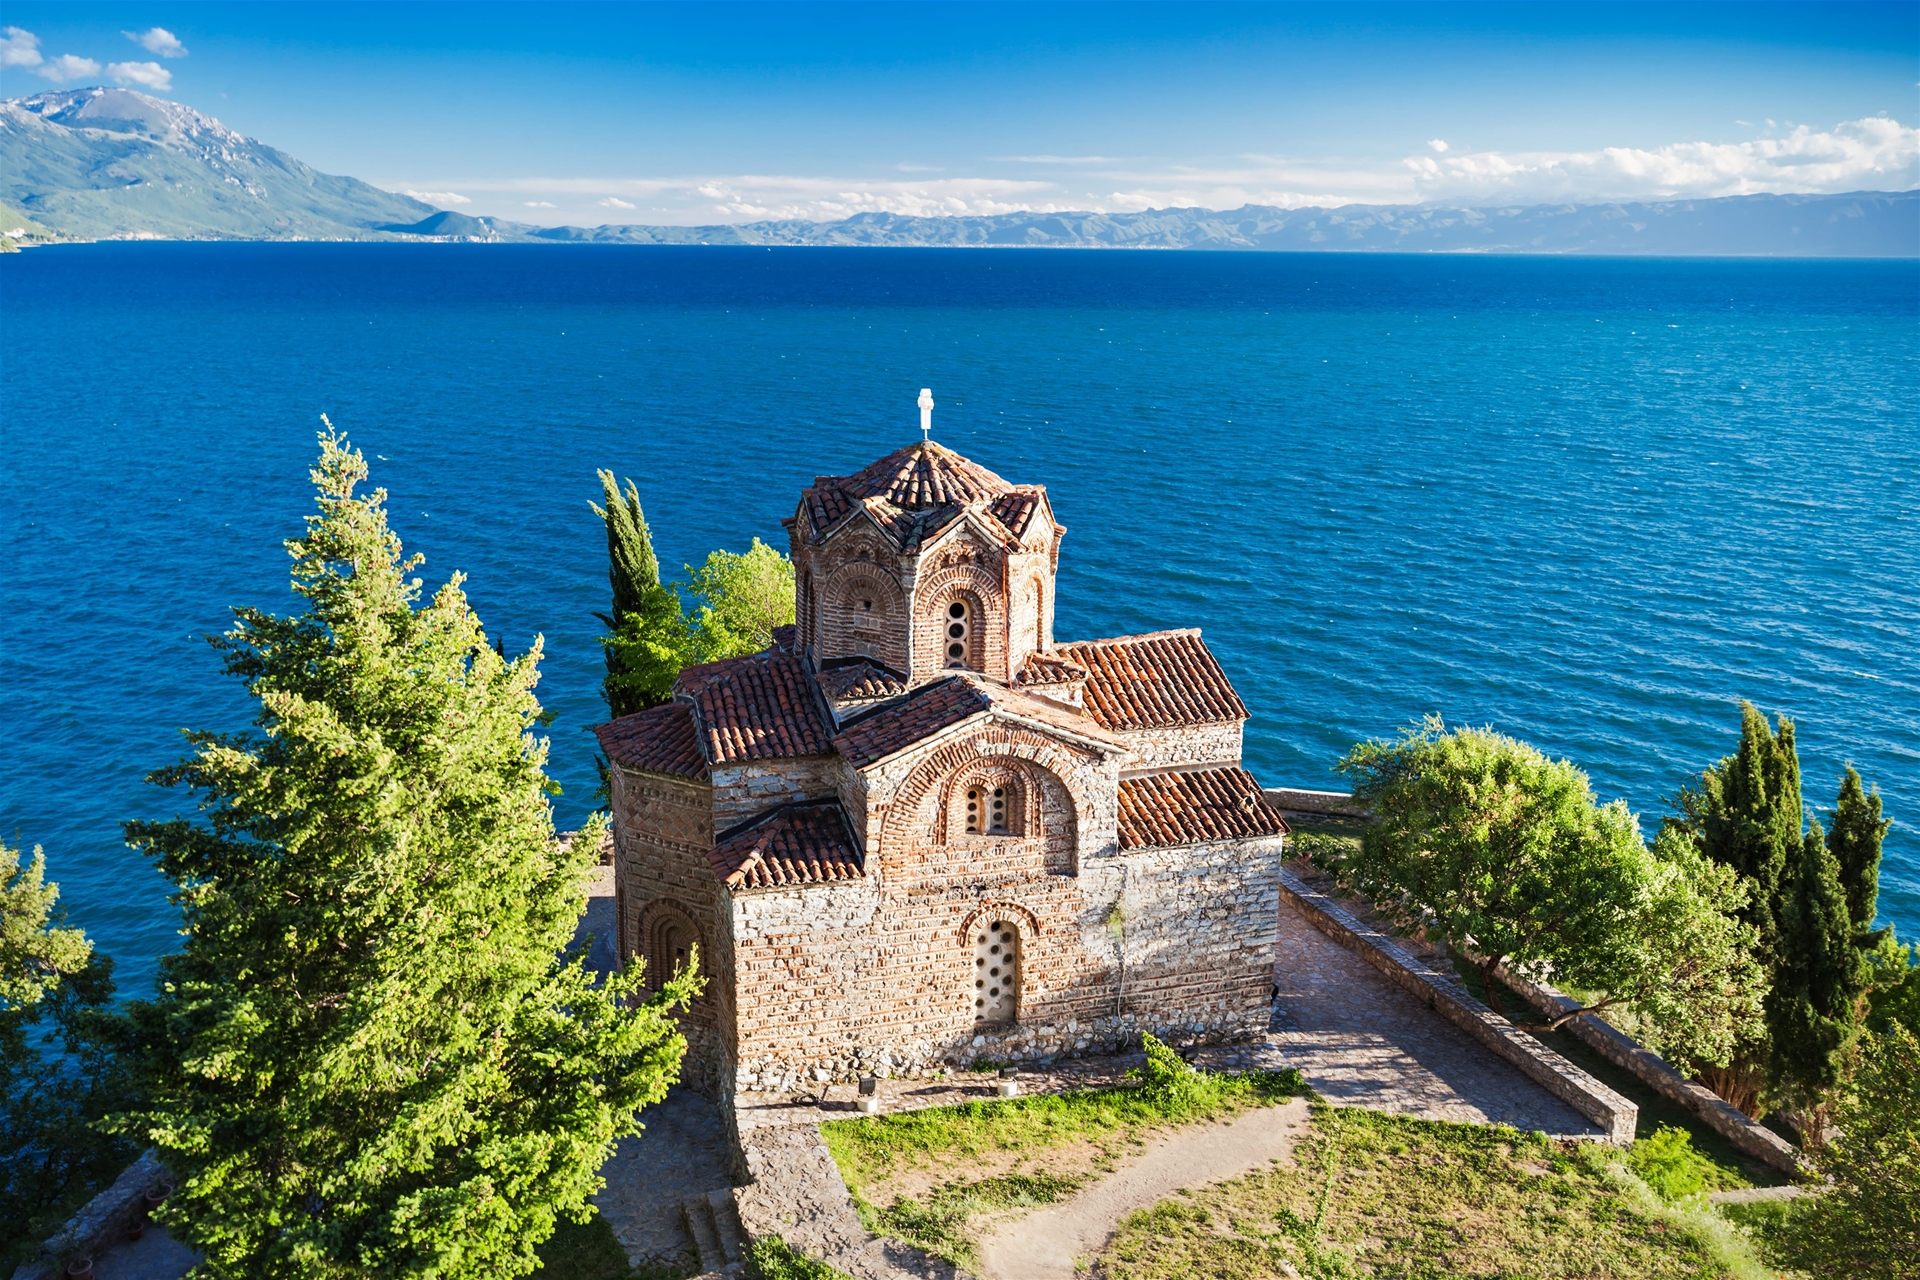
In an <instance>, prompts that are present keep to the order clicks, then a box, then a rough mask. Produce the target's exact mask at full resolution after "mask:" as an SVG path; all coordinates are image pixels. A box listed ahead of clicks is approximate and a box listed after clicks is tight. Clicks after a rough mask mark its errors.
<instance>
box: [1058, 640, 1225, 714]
mask: <svg viewBox="0 0 1920 1280" xmlns="http://www.w3.org/2000/svg"><path fill="white" fill-rule="evenodd" d="M1054 654H1055V655H1056V656H1058V657H1062V658H1065V659H1066V660H1067V661H1069V662H1072V663H1075V664H1077V665H1079V666H1082V667H1085V668H1086V669H1087V683H1086V689H1085V694H1084V696H1085V699H1086V707H1087V712H1088V714H1089V715H1091V716H1093V718H1094V719H1096V720H1098V721H1099V722H1100V723H1101V724H1103V725H1105V726H1106V727H1107V728H1109V729H1167V728H1175V727H1178V726H1181V725H1196V724H1218V723H1223V722H1228V721H1234V720H1245V719H1246V718H1247V705H1246V703H1244V702H1242V701H1240V695H1239V694H1237V693H1235V692H1234V691H1233V683H1232V682H1231V681H1230V680H1228V679H1227V673H1226V672H1224V671H1222V670H1221V669H1220V664H1219V663H1218V662H1216V661H1215V660H1214V657H1213V654H1212V653H1211V652H1210V651H1209V650H1208V649H1207V646H1206V644H1205V643H1204V642H1202V641H1201V639H1200V629H1199V628H1198V627H1189V628H1187V629H1185V630H1182V631H1155V632H1152V633H1150V634H1148V635H1143V636H1116V637H1114V638H1113V639H1111V640H1083V641H1079V642H1077V643H1075V644H1063V645H1056V646H1055V647H1054Z"/></svg>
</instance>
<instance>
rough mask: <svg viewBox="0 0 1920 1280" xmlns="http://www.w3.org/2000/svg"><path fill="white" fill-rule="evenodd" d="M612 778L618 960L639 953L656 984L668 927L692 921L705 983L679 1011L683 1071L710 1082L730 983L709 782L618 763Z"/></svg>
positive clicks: (721, 1053) (700, 1082) (721, 1058)
mask: <svg viewBox="0 0 1920 1280" xmlns="http://www.w3.org/2000/svg"><path fill="white" fill-rule="evenodd" d="M611 782H612V786H611V791H612V801H613V811H614V813H615V815H616V817H617V820H616V821H615V823H614V825H613V830H614V875H615V882H616V886H617V896H618V902H619V908H620V920H619V926H618V930H617V932H618V934H619V938H618V945H619V948H620V950H619V956H620V961H621V963H622V964H623V965H624V964H625V963H626V962H627V960H628V958H629V957H630V956H633V955H639V956H642V957H643V958H644V959H645V960H646V963H647V975H648V983H649V985H655V984H657V983H658V982H659V981H660V980H661V979H662V978H664V977H665V976H666V970H667V968H668V967H669V965H670V963H671V962H670V959H669V958H668V957H666V956H662V955H658V954H655V951H656V949H657V948H656V946H655V942H656V940H657V939H658V938H659V937H660V936H661V933H662V929H663V927H666V926H668V925H670V924H671V923H674V922H677V921H684V922H685V923H686V925H688V926H690V927H691V929H692V932H693V934H694V938H695V941H696V944H697V945H698V947H699V949H700V967H701V970H702V971H703V972H704V973H706V974H707V975H708V983H707V989H706V992H705V994H703V995H702V996H701V997H700V998H699V999H697V1000H695V1001H694V1003H693V1007H692V1008H691V1009H690V1010H688V1011H687V1013H685V1014H684V1015H682V1017H681V1029H682V1031H683V1033H684V1034H685V1035H686V1037H687V1058H686V1068H685V1070H684V1071H683V1077H684V1078H685V1079H686V1080H687V1081H688V1082H689V1083H692V1084H695V1085H696V1086H698V1087H701V1088H706V1089H713V1088H715V1087H717V1086H718V1085H719V1084H720V1083H721V1074H722V1064H723V1063H725V1062H726V1061H728V1060H729V1058H728V1055H727V1054H726V1052H725V1046H724V1040H725V1028H726V1027H727V1026H728V1024H729V1023H730V1022H731V998H730V996H729V992H730V991H731V990H732V984H731V983H730V982H729V981H728V980H727V979H728V976H729V975H728V972H727V961H728V956H727V950H728V949H727V947H726V946H725V939H726V917H725V915H724V914H723V908H722V904H721V891H720V886H719V884H718V882H717V881H716V880H715V879H714V875H713V868H712V866H711V865H710V864H709V863H708V861H707V851H708V850H709V849H711V848H712V847H713V799H712V788H710V787H708V786H707V785H706V784H704V783H699V782H692V781H688V780H684V779H679V778H670V777H666V776H664V775H660V774H651V773H640V772H638V771H635V770H632V769H627V768H624V767H621V766H615V768H614V769H613V771H612V779H611Z"/></svg>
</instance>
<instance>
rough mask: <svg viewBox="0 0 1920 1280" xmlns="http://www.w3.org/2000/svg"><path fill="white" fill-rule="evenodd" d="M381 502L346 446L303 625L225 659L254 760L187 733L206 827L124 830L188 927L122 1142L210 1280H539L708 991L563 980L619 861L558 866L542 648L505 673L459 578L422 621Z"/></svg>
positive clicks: (320, 471)
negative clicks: (244, 692) (676, 1010)
mask: <svg viewBox="0 0 1920 1280" xmlns="http://www.w3.org/2000/svg"><path fill="white" fill-rule="evenodd" d="M365 477H366V462H365V460H364V459H363V458H362V457H361V455H360V454H359V453H358V452H357V451H355V450H352V449H351V448H349V446H348V444H347V442H346V440H345V439H343V438H342V437H340V436H339V435H338V434H337V433H335V432H334V431H333V429H332V427H331V424H329V426H328V430H327V433H326V434H325V435H323V436H322V437H321V456H320V461H319V464H318V466H317V467H316V468H315V470H314V471H313V480H314V484H315V486H316V487H317V489H318V490H319V493H318V498H319V512H318V514H316V515H312V516H309V517H308V518H307V526H308V527H307V530H306V533H305V535H304V536H303V537H301V538H298V539H295V540H293V541H291V542H289V543H288V544H287V545H288V549H289V551H291V552H292V554H293V561H294V566H293V586H294V590H295V591H296V592H297V593H298V594H299V595H300V596H301V597H303V599H304V609H303V611H302V612H300V613H298V614H296V615H294V616H292V617H279V616H275V615H272V614H268V613H266V612H263V611H261V610H256V609H238V610H236V611H235V619H236V621H235V625H234V627H233V628H232V629H231V630H230V631H229V632H228V633H227V634H226V635H225V636H224V637H222V638H221V639H220V640H219V641H217V642H216V644H217V647H218V648H220V649H221V650H222V651H223V653H224V654H225V667H226V670H227V671H228V672H229V673H230V674H233V675H236V676H238V677H240V678H241V679H243V680H244V681H245V682H246V685H247V689H248V692H249V693H250V694H251V695H252V696H253V697H254V699H256V701H257V703H258V706H259V711H258V715H257V717H256V720H255V724H256V725H257V726H258V732H256V733H246V734H215V733H191V734H189V735H188V740H189V742H190V743H192V745H193V747H194V753H193V755H192V756H190V757H189V758H188V759H187V760H185V761H184V762H182V763H181V764H178V765H175V766H173V767H172V768H169V769H163V770H161V771H159V772H158V773H156V774H155V775H154V776H153V780H154V781H156V782H159V783H162V784H165V785H184V786H186V787H189V788H191V789H192V790H193V791H194V792H196V793H197V795H198V798H199V803H200V808H201V811H202V813H203V814H204V815H205V818H204V821H194V820H189V819H184V818H181V819H175V820H172V821H168V822H133V823H129V824H127V836H128V840H129V842H130V843H132V844H133V845H135V846H136V847H138V848H141V849H143V850H145V851H146V852H147V853H148V854H150V855H151V856H152V857H153V858H154V859H155V860H156V861H157V863H158V864H159V867H160V869H161V871H162V872H163V873H164V874H165V875H166V876H167V877H168V878H169V879H170V880H172V881H173V882H174V885H175V886H176V893H175V895H174V902H175V903H176V904H178V906H179V907H180V909H181V911H182V913H183V916H184V921H185V926H186V927H185V930H184V935H185V938H184V945H183V947H182V949H181V950H180V952H179V953H178V954H176V955H174V956H171V957H168V958H167V960H166V961H165V962H164V964H163V986H162V994H161V996H160V997H159V998H158V999H157V1000H156V1001H154V1002H153V1003H151V1004H144V1005H136V1006H135V1007H134V1008H133V1010H132V1015H133V1018H134V1021H135V1025H136V1026H137V1027H138V1028H139V1031H140V1034H141V1044H142V1048H143V1052H144V1057H145V1061H146V1063H147V1071H148V1078H147V1080H146V1081H145V1083H146V1085H147V1087H148V1093H147V1097H148V1101H147V1103H146V1104H145V1105H144V1106H143V1107H142V1109H140V1110H139V1111H137V1112H134V1113H131V1114H126V1115H123V1116H122V1117H121V1119H120V1121H119V1126H118V1127H119V1128H120V1130H121V1131H122V1132H128V1133H131V1134H136V1135H138V1136H139V1137H140V1138H142V1139H144V1140H145V1141H149V1142H152V1143H153V1144H154V1145H155V1146H157V1147H158V1148H159V1151H160V1154H161V1156H162V1157H163V1158H164V1159H165V1160H166V1162H167V1164H168V1165H169V1166H170V1167H171V1168H172V1169H173V1171H174V1173H175V1174H176V1175H177V1176H178V1178H179V1189H178V1192H177V1194H176V1195H174V1196H173V1197H172V1198H170V1199H169V1200H168V1202H167V1205H166V1208H165V1210H164V1211H163V1213H162V1214H161V1215H160V1216H161V1218H162V1220H163V1221H164V1223H165V1225H166V1226H167V1227H168V1229H169V1230H170V1231H171V1232H173V1234H174V1235H175V1237H176V1238H178V1239H181V1240H183V1241H185V1242H186V1243H187V1244H189V1245H191V1246H192V1247H194V1248H195V1249H197V1250H199V1251H200V1252H201V1253H202V1254H203V1255H204V1261H203V1262H202V1263H201V1264H200V1267H199V1269H197V1270H196V1272H195V1274H196V1275H206V1276H210V1277H219V1278H222V1280H225V1278H227V1277H231V1278H233V1280H242V1278H244V1280H279V1278H281V1277H286V1278H288V1280H292V1278H294V1277H300V1278H302V1280H304V1278H307V1277H314V1276H361V1277H376V1276H377V1277H400V1276H409V1277H411V1276H417V1277H423V1278H424V1277H429V1276H430V1277H437V1278H440V1280H454V1278H456V1277H473V1278H474V1280H481V1278H489V1280H490V1278H491V1277H501V1276H516V1275H525V1274H527V1273H528V1272H531V1271H533V1270H534V1269H535V1267H536V1266H537V1260H536V1258H535V1255H534V1246H535V1245H537V1244H538V1243H539V1242H541V1241H542V1240H544V1239H545V1238H546V1237H547V1236H548V1235H549V1234H550V1233H551V1231H552V1230H553V1226H554V1219H555V1217H556V1215H566V1216H568V1217H571V1218H573V1219H575V1220H578V1221H584V1220H585V1218H586V1216H587V1214H588V1213H589V1211H590V1210H589V1207H588V1203H587V1197H588V1195H590V1194H591V1193H592V1192H593V1191H595V1190H596V1189H597V1188H598V1187H599V1185H600V1182H599V1175H598V1171H599V1168H600V1166H601V1165H602V1163H604V1161H605V1159H606V1157H607V1155H608V1154H609V1152H610V1151H611V1149H612V1146H613V1143H614V1141H615V1139H617V1138H618V1137H619V1136H621V1135H622V1134H624V1133H631V1132H634V1131H635V1129H636V1127H637V1126H636V1125H635V1123H634V1115H635V1113H636V1112H637V1111H638V1110H639V1108H640V1107H641V1106H643V1105H645V1104H648V1103H651V1102H654V1101H657V1100H659V1098H660V1097H662V1096H663V1095H664V1093H665V1092H666V1088H667V1086H668V1084H669V1083H670V1082H671V1080H672V1079H673V1078H674V1077H675V1075H677V1073H678V1069H679V1063H680V1059H681V1055H682V1053H683V1051H684V1049H685V1046H686V1042H685V1040H684V1039H682V1038H681V1036H680V1035H679V1033H678V1032H677V1031H676V1029H675V1028H674V1025H673V1023H672V1021H671V1019H670V1016H669V1011H670V1009H671V1007H672V1006H673V1005H674V1004H676V1003H678V1002H681V1001H684V1000H685V999H686V998H688V997H689V996H690V995H691V993H692V990H693V987H694V986H695V985H697V979H692V980H685V981H683V980H679V979H675V980H671V981H669V982H668V983H667V984H666V990H665V991H663V992H662V993H661V995H659V996H656V997H654V998H653V999H650V1000H648V1001H647V1002H646V1003H645V1004H641V1005H634V1004H633V1003H632V1001H633V1000H634V999H635V998H636V997H637V996H638V994H639V992H640V990H641V987H640V983H641V974H640V968H639V966H637V965H630V966H629V967H628V968H627V970H626V971H625V972H623V973H621V974H617V975H614V976H612V977H609V978H607V979H606V980H605V981H603V982H596V981H595V979H594V976H593V975H592V974H591V973H590V972H589V971H587V970H586V968H585V967H584V963H583V961H581V960H580V959H578V958H574V959H572V960H567V959H565V958H564V948H565V947H566V946H567V944H568V943H569V942H570V940H571V939H572V936H573V932H574V928H575V924H576V922H577V921H578V919H579V917H580V914H581V911H582V909H583V907H584V888H583V881H584V878H585V875H586V872H587V864H588V862H589V861H590V860H591V859H592V857H593V856H594V851H595V847H596V845H597V843H598V842H597V840H595V839H592V838H588V839H580V840H575V841H573V842H571V844H570V845H568V846H564V847H563V846H561V845H560V844H559V843H558V842H557V841H556V840H555V839H554V835H553V825H552V815H551V811H550V809H549V807H548V802H547V797H548V795H550V794H552V793H553V792H555V791H556V790H557V788H556V787H554V786H553V784H552V783H551V782H550V781H549V780H548V779H547V776H546V773H545V770H544V764H545V760H546V742H545V740H544V739H538V738H535V737H534V736H533V732H534V729H535V726H536V725H537V724H538V723H540V719H541V710H540V706H539V703H538V702H537V701H535V699H534V696H533V687H534V684H535V682H536V681H537V679H538V677H539V661H540V642H539V640H538V639H536V640H535V642H534V646H533V649H532V650H531V651H530V652H528V653H525V654H522V655H521V656H519V657H516V658H512V659H505V660H503V659H502V658H501V657H500V656H499V655H498V654H497V653H496V652H495V650H494V647H493V646H492V645H491V644H490V643H488V639H487V636H486V633H485V631H484V630H483V629H482V627H481V625H480V620H479V618H478V617H477V616H476V615H475V613H474V611H473V609H472V608H471V607H470V606H469V604H468V602H467V598H466V596H465V594H464V593H463V592H462V591H461V589H460V583H461V578H460V576H459V575H458V574H456V575H454V576H453V577H452V578H451V579H450V580H449V581H448V582H447V583H446V585H444V586H442V587H441V588H440V589H439V590H438V591H437V592H436V593H435V594H434V595H433V597H432V599H431V600H430V601H429V602H427V603H426V604H425V605H424V606H423V605H421V604H419V593H420V586H419V580H418V579H417V578H409V577H408V574H409V573H410V571H411V570H413V569H414V568H415V567H416V566H417V565H418V564H419V563H420V559H419V557H417V556H416V557H412V558H403V557H402V551H401V546H400V541H399V539H398V538H397V537H396V536H395V535H394V534H393V533H392V532H391V530H390V529H389V528H388V526H387V519H386V512H385V509H384V505H383V503H384V499H385V494H384V493H383V492H381V491H378V490H376V491H374V492H373V493H372V494H371V495H368V496H364V497H363V496H358V495H356V493H355V487H356V486H357V485H358V484H359V482H360V481H362V480H364V479H365Z"/></svg>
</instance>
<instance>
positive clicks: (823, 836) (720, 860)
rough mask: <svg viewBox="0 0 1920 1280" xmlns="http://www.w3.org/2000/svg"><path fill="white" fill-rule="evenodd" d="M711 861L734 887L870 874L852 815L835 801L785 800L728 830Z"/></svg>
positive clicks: (817, 881)
mask: <svg viewBox="0 0 1920 1280" xmlns="http://www.w3.org/2000/svg"><path fill="white" fill-rule="evenodd" d="M707 861H708V862H709V864H711V865H712V867H713V873H714V874H715V875H716V876H718V877H720V880H721V881H722V883H724V884H725V885H726V886H727V887H728V888H729V889H774V888H782V887H786V886H789V885H801V884H826V883H830V882H832V881H835V880H858V879H859V878H860V877H861V876H862V875H864V874H866V871H865V865H864V862H863V860H862V858H861V856H860V847H859V846H858V845H857V844H855V843H854V839H853V829H852V827H851V826H850V825H849V824H848V822H847V815H846V813H845V812H844V811H842V809H841V808H840V805H839V802H837V801H833V800H826V801H816V802H812V803H807V804H789V805H782V806H781V807H780V808H778V809H774V810H772V811H771V812H769V813H763V814H761V815H760V816H759V817H757V818H754V819H753V820H751V821H749V822H745V823H742V824H741V825H740V826H737V827H735V828H733V829H732V830H731V831H726V832H723V833H722V834H721V836H720V838H719V839H718V840H716V841H715V842H714V846H713V848H712V849H711V850H710V851H709V852H708V854H707Z"/></svg>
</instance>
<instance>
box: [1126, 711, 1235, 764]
mask: <svg viewBox="0 0 1920 1280" xmlns="http://www.w3.org/2000/svg"><path fill="white" fill-rule="evenodd" d="M1241 729H1242V725H1241V723H1240V721H1238V720H1233V721H1228V722H1225V723H1222V724H1201V725H1194V726H1192V727H1190V728H1177V729H1129V730H1123V731H1122V732H1121V733H1120V735H1119V736H1120V739H1121V740H1122V741H1123V742H1125V743H1126V744H1127V745H1128V746H1129V747H1131V748H1133V754H1134V759H1132V760H1129V761H1128V762H1127V764H1126V769H1125V772H1127V773H1146V772H1149V771H1151V770H1155V769H1171V768H1177V767H1180V766H1183V765H1196V764H1239V763H1240V741H1241Z"/></svg>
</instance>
